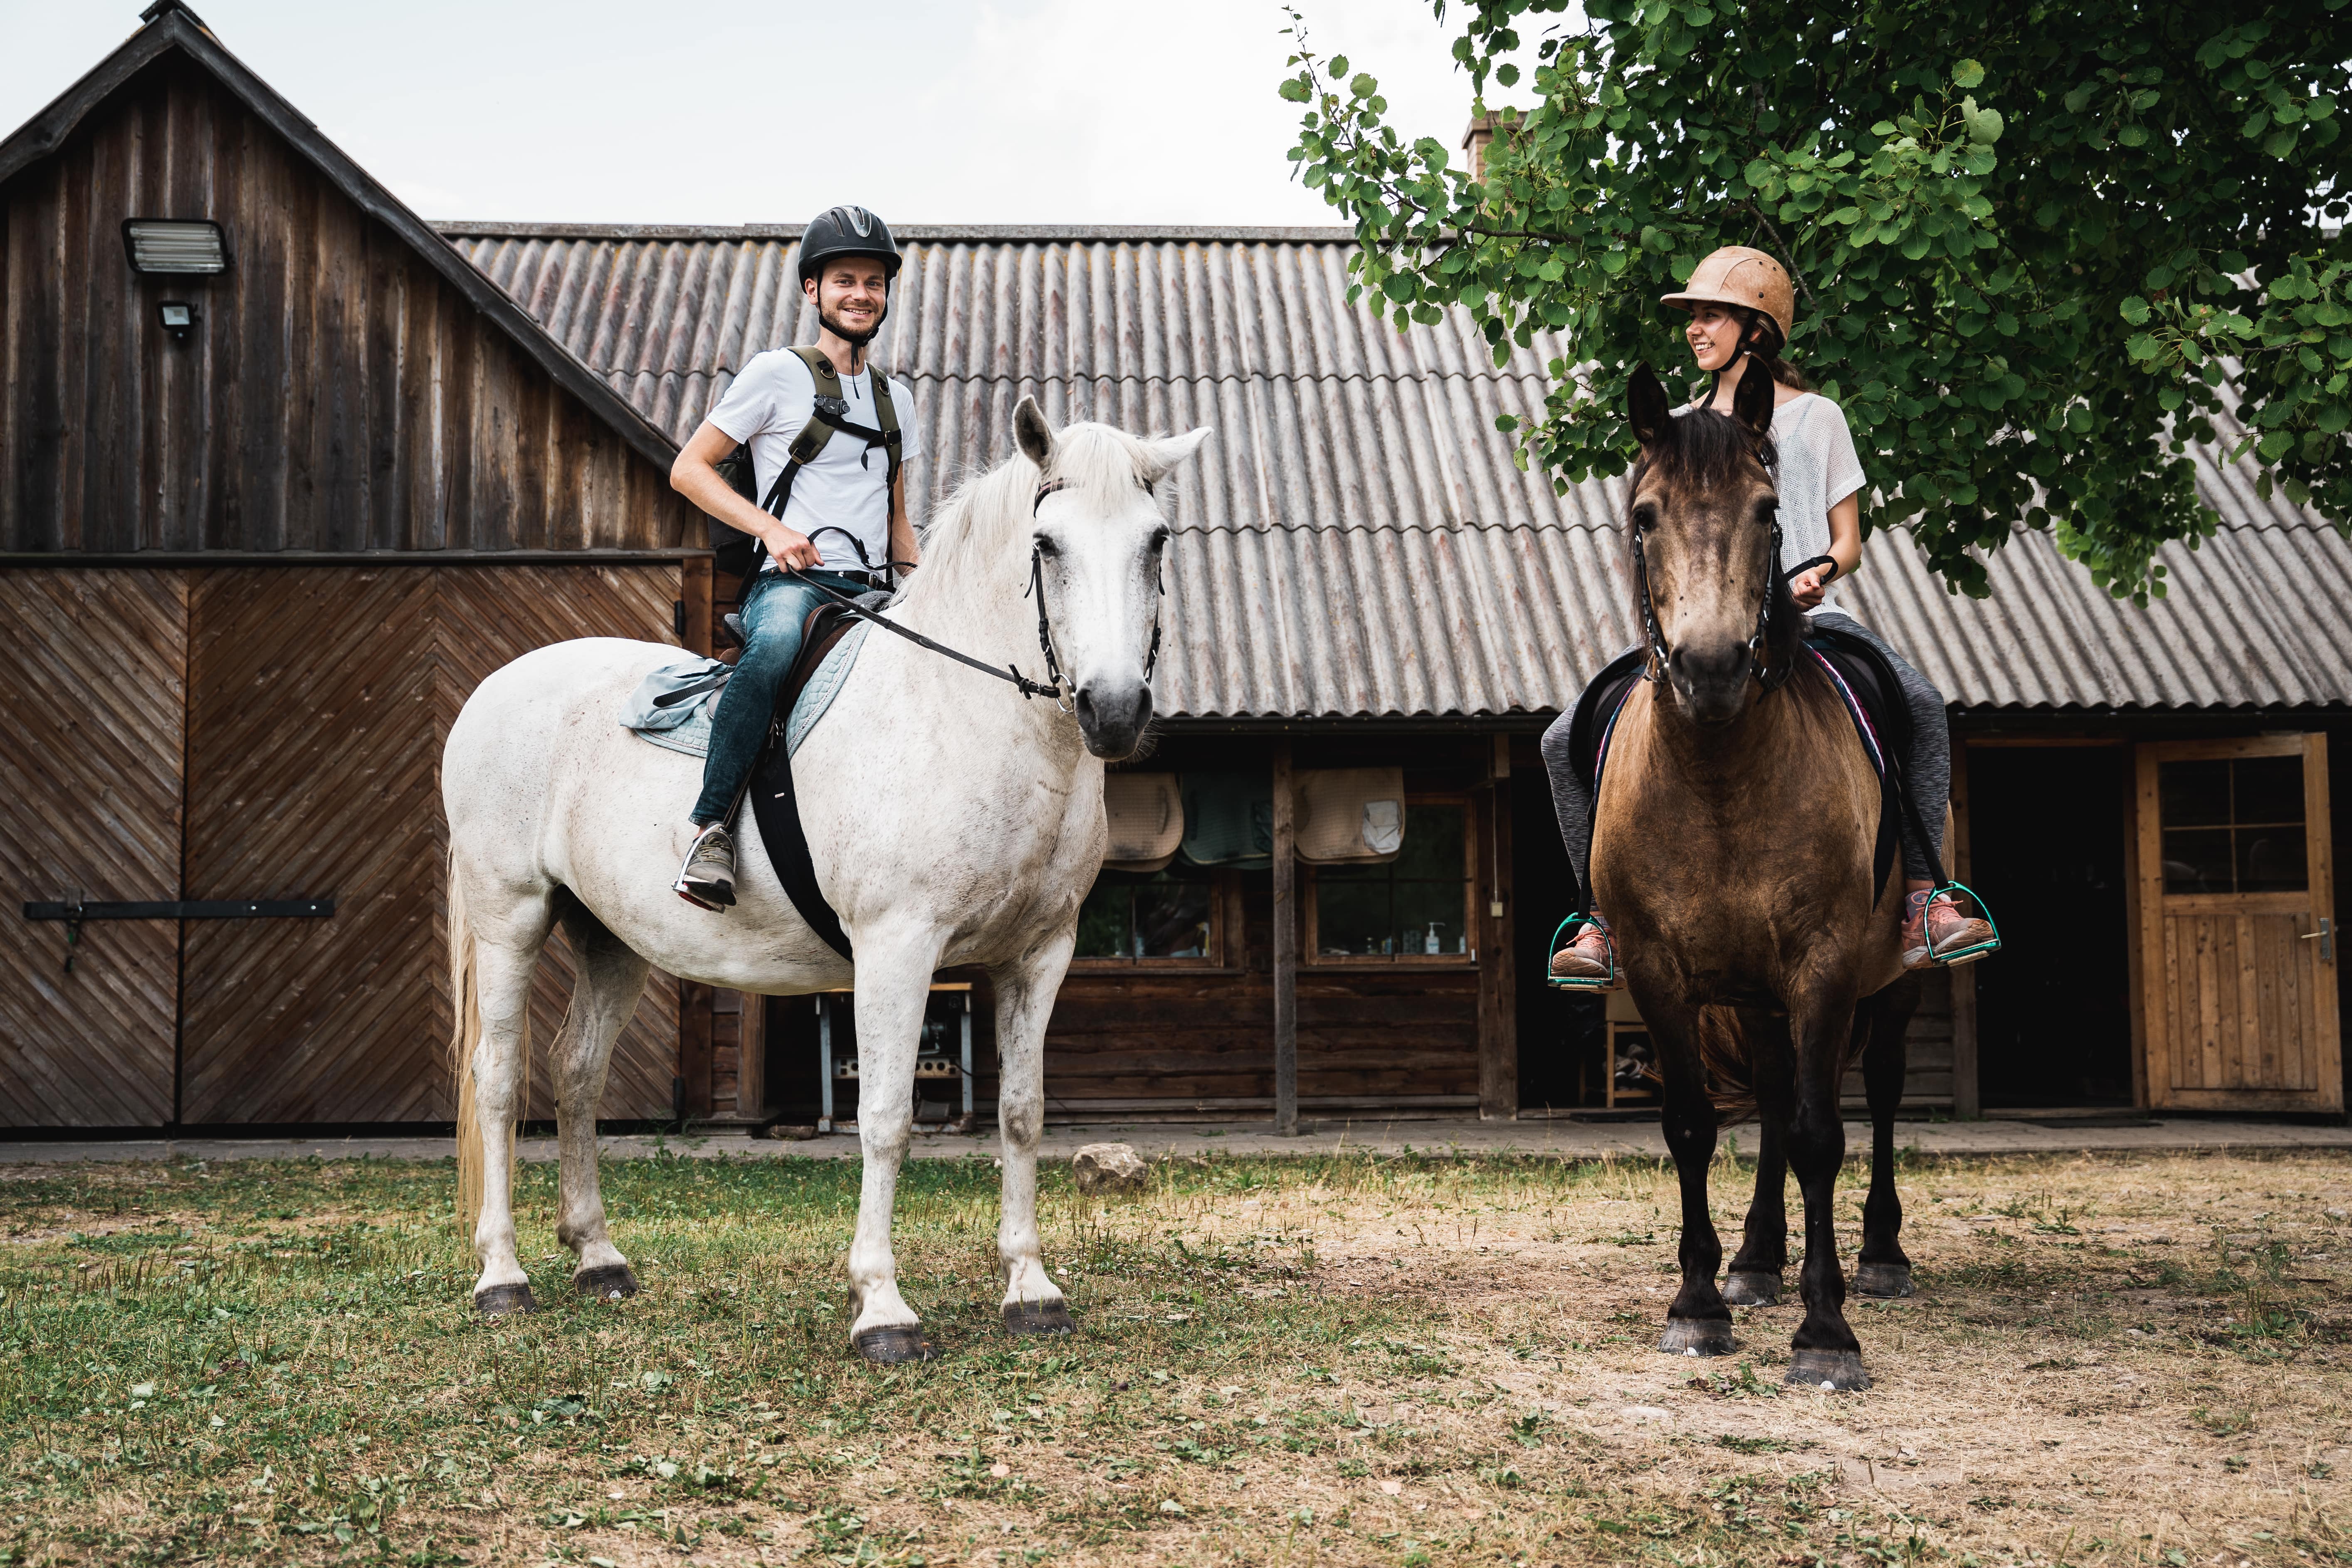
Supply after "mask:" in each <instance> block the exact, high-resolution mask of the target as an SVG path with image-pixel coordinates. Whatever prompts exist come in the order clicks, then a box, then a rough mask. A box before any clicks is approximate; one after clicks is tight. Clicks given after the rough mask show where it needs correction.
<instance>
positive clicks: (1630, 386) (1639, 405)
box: [1625, 360, 1675, 451]
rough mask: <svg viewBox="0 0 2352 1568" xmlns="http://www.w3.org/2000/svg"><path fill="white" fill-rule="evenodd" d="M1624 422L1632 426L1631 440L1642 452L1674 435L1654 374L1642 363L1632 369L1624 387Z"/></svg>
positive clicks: (1661, 392) (1664, 400)
mask: <svg viewBox="0 0 2352 1568" xmlns="http://www.w3.org/2000/svg"><path fill="white" fill-rule="evenodd" d="M1625 419H1626V422H1627V423H1628V424H1630V425H1632V426H1633V439H1635V440H1636V441H1639V442H1640V443H1642V447H1643V450H1645V451H1646V450H1647V449H1649V448H1650V447H1654V446H1656V445H1657V444H1658V443H1659V442H1661V441H1664V440H1667V439H1670V438H1671V437H1673V435H1674V433H1675V416H1674V415H1673V413H1672V412H1671V411H1669V409H1668V408H1667V406H1666V389H1665V388H1664V386H1661V385H1660V384H1658V377H1657V373H1656V372H1654V371H1653V370H1652V369H1651V368H1650V362H1649V361H1647V360H1643V362H1642V363H1640V364H1637V365H1635V366H1634V367H1633V379H1632V380H1631V381H1628V382H1627V383H1626V384H1625Z"/></svg>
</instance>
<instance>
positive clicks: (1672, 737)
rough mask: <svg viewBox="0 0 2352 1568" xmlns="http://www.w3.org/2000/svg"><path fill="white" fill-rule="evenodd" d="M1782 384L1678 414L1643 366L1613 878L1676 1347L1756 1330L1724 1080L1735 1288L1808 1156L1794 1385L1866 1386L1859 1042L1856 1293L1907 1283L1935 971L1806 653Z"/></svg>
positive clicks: (1606, 776) (1777, 1224) (1615, 739)
mask: <svg viewBox="0 0 2352 1568" xmlns="http://www.w3.org/2000/svg"><path fill="white" fill-rule="evenodd" d="M1772 385H1773V384H1772V382H1771V380H1770V379H1769V377H1766V376H1762V375H1752V376H1748V377H1747V378H1745V379H1744V380H1743V381H1742V382H1741V384H1739V386H1738V389H1737V391H1736V394H1735V397H1734V402H1733V405H1732V410H1731V412H1730V414H1728V415H1724V414H1719V413H1717V412H1715V411H1713V410H1711V409H1697V410H1693V411H1689V412H1687V413H1685V415H1684V416H1681V417H1675V416H1674V414H1673V412H1672V410H1671V409H1670V407H1669V405H1668V402H1667V397H1666V393H1665V389H1664V387H1663V386H1661V385H1660V384H1659V383H1658V380H1657V378H1656V377H1655V376H1654V375H1653V374H1651V373H1650V371H1649V368H1648V367H1647V366H1646V365H1645V366H1643V368H1642V369H1641V370H1640V371H1639V372H1638V373H1637V374H1636V375H1635V376H1634V378H1633V385H1632V388H1631V390H1630V393H1629V395H1628V404H1627V411H1628V414H1629V415H1630V416H1631V420H1632V424H1633V432H1634V435H1635V437H1637V438H1638V439H1639V440H1640V442H1641V446H1642V459H1641V462H1640V464H1639V465H1638V466H1637V467H1636V468H1635V469H1634V471H1633V484H1632V506H1631V509H1630V510H1631V527H1632V530H1633V534H1634V548H1635V550H1636V552H1638V553H1637V560H1638V561H1639V563H1640V564H1641V567H1642V571H1641V576H1642V578H1643V582H1644V584H1645V597H1646V599H1647V605H1646V609H1647V612H1648V614H1647V616H1645V618H1647V619H1650V620H1652V621H1653V622H1654V633H1653V645H1654V647H1655V648H1657V649H1661V650H1663V656H1664V657H1663V659H1662V661H1661V662H1662V665H1663V668H1654V670H1653V671H1652V679H1651V680H1650V681H1648V682H1646V683H1642V684H1637V685H1636V686H1635V687H1634V688H1633V692H1632V694H1631V695H1630V696H1629V697H1627V698H1626V700H1625V701H1624V704H1623V706H1622V709H1620V710H1619V711H1618V714H1617V717H1616V720H1615V723H1614V727H1613V730H1612V735H1611V740H1610V743H1609V756H1608V766H1607V768H1606V770H1605V771H1604V773H1603V774H1602V776H1601V784H1600V799H1599V803H1598V805H1599V812H1598V819H1597V824H1596V830H1595V832H1594V836H1593V837H1594V844H1593V849H1592V861H1591V884H1592V887H1591V890H1592V895H1593V904H1594V906H1595V907H1600V908H1606V909H1607V910H1609V912H1610V915H1611V917H1612V921H1613V922H1614V925H1615V928H1616V931H1617V933H1618V937H1619V940H1620V942H1622V953H1623V964H1624V973H1625V978H1626V981H1627V983H1628V984H1629V985H1630V987H1631V989H1632V991H1633V1000H1634V1002H1635V1004H1636V1005H1638V1006H1639V1008H1640V1009H1641V1014H1642V1017H1643V1021H1644V1022H1645V1023H1646V1024H1648V1026H1650V1030H1651V1034H1652V1036H1653V1037H1654V1040H1655V1042H1656V1045H1657V1048H1658V1062H1659V1066H1660V1068H1661V1069H1662V1072H1663V1076H1664V1131H1665V1136H1666V1143H1667V1147H1668V1148H1669V1149H1670V1150H1671V1151H1672V1152H1673V1154H1674V1158H1675V1168H1676V1170H1677V1171H1678V1172H1679V1173H1680V1176H1681V1182H1682V1197H1683V1236H1682V1248H1681V1261H1682V1274H1683V1279H1682V1288H1681V1289H1680V1291H1679V1292H1678V1293H1677V1294H1676V1295H1675V1300H1674V1302H1673V1304H1672V1305H1671V1306H1670V1307H1669V1308H1668V1309H1667V1322H1666V1331H1665V1333H1664V1337H1663V1338H1662V1339H1661V1340H1660V1342H1659V1346H1658V1348H1659V1349H1660V1350H1662V1351H1666V1352H1672V1353H1675V1354H1684V1355H1723V1354H1727V1353H1729V1352H1731V1351H1732V1350H1733V1349H1734V1348H1735V1343H1734V1341H1733V1339H1732V1335H1731V1321H1730V1319H1731V1314H1730V1307H1729V1304H1727V1301H1726V1300H1725V1297H1724V1295H1723V1294H1722V1293H1721V1292H1720V1291H1718V1290H1717V1288H1716V1282H1715V1276H1716V1270H1717V1268H1718V1267H1719V1265H1720V1264H1721V1261H1722V1258H1723V1249H1722V1245H1721V1243H1720V1242H1719V1241H1718V1240H1717V1237H1716V1232H1715V1226H1714V1223H1713V1221H1712V1220H1711V1219H1710V1218H1709V1216H1708V1211H1707V1197H1706V1176H1707V1166H1708V1163H1709V1161H1710V1160H1711V1159H1712V1158H1713V1156H1714V1152H1715V1143H1716V1130H1717V1098H1718V1097H1719V1096H1725V1095H1731V1096H1737V1097H1738V1098H1742V1099H1744V1098H1748V1097H1750V1096H1752V1098H1753V1100H1754V1102H1755V1104H1756V1106H1757V1109H1758V1110H1759V1112H1760V1113H1761V1116H1762V1120H1763V1127H1764V1138H1763V1147H1762V1151H1761V1157H1760V1159H1759V1169H1758V1173H1757V1174H1758V1182H1757V1192H1756V1198H1755V1202H1754V1205H1753V1206H1752V1207H1751V1208H1750V1210H1749V1212H1748V1233H1747V1237H1746V1241H1745V1244H1744V1245H1743V1246H1742V1247H1741V1249H1740V1253H1739V1256H1738V1258H1734V1259H1733V1261H1732V1266H1731V1269H1732V1279H1731V1283H1732V1285H1733V1287H1734V1294H1735V1296H1737V1297H1738V1299H1739V1300H1744V1301H1750V1302H1761V1301H1766V1300H1774V1299H1777V1297H1778V1294H1779V1288H1780V1269H1781V1268H1782V1266H1783V1262H1784V1258H1785V1249H1786V1234H1787V1223H1786V1219H1785V1216H1784V1215H1783V1212H1782V1209H1781V1189H1782V1185H1783V1171H1782V1167H1781V1160H1782V1158H1783V1157H1784V1155H1785V1159H1786V1161H1787V1163H1788V1165H1789V1166H1790V1168H1793V1169H1794V1171H1795V1172H1796V1176H1797V1183H1798V1185H1799V1188H1800V1189H1801V1192H1802V1194H1803V1196H1804V1205H1805V1262H1804V1269H1803V1274H1802V1280H1801V1283H1802V1289H1803V1295H1804V1302H1805V1317H1804V1321H1803V1322H1802V1323H1801V1325H1800V1326H1799V1328H1798V1330H1797V1332H1796V1334H1795V1337H1794V1341H1793V1343H1794V1347H1795V1352H1796V1353H1795V1355H1794V1356H1793V1358H1792V1359H1791V1361H1790V1369H1789V1373H1788V1381H1789V1382H1790V1383H1795V1384H1811V1385H1818V1386H1826V1387H1834V1388H1866V1387H1868V1386H1869V1385H1870V1380H1869V1376H1868V1374H1867V1373H1865V1372H1864V1370H1863V1363H1862V1354H1861V1347H1860V1344H1859V1343H1858V1342H1857V1341H1856V1340H1855V1339H1854V1336H1853V1331H1852V1329H1850V1328H1849V1327H1848V1326H1847V1324H1846V1321H1845V1316H1844V1311H1843V1304H1844V1300H1845V1279H1844V1276H1843V1271H1842V1269H1841V1268H1840V1266H1839V1262H1838V1247H1837V1233H1836V1221H1835V1213H1834V1209H1833V1199H1834V1190H1835V1185H1836V1181H1837V1174H1838V1168H1839V1165H1840V1163H1842V1162H1843V1158H1844V1154H1845V1128H1844V1123H1843V1120H1842V1119H1841V1117H1840V1115H1839V1108H1838V1099H1839V1085H1840V1081H1841V1080H1842V1079H1843V1077H1844V1075H1845V1071H1846V1068H1848V1066H1849V1065H1850V1064H1851V1063H1852V1061H1853V1058H1855V1056H1856V1055H1860V1056H1861V1057H1862V1058H1863V1063H1864V1080H1865V1083H1866V1085H1867V1087H1868V1091H1869V1099H1870V1110H1871V1119H1872V1122H1873V1131H1874V1138H1873V1143H1874V1149H1873V1155H1874V1158H1873V1161H1872V1180H1871V1188H1870V1197H1869V1201H1868V1203H1867V1205H1865V1207H1864V1216H1863V1247H1862V1259H1861V1268H1860V1270H1859V1271H1858V1273H1857V1276H1856V1280H1855V1285H1856V1289H1857V1290H1858V1291H1861V1292H1864V1293H1867V1294H1873V1295H1889V1296H1893V1295H1908V1294H1909V1293H1910V1262H1909V1259H1908V1258H1906V1257H1905V1256H1904V1254H1903V1249H1902V1247H1901V1244H1900V1242H1899V1241H1898V1239H1897V1232H1898V1231H1899V1229H1900V1227H1901V1225H1902V1207H1901V1205H1900V1203H1899V1202H1898V1201H1897V1199H1896V1197H1895V1182H1894V1111H1895V1105H1896V1103H1897V1101H1898V1100H1900V1099H1901V1096H1902V1089H1903V1067H1904V1062H1903V1057H1904V1049H1903V1033H1904V1027H1905V1026H1906V1024H1907V1023H1908V1021H1909V1019H1910V1016H1911V1013H1912V1011H1913V1009H1914V1008H1915V1007H1916V1005H1917V999H1918V998H1917V992H1918V986H1917V982H1916V979H1906V975H1905V971H1904V952H1903V946H1902V925H1901V921H1899V919H1898V916H1897V910H1898V907H1899V905H1900V904H1901V902H1902V901H1903V897H1904V884H1903V877H1902V873H1901V869H1900V868H1899V867H1896V866H1894V865H1889V866H1888V867H1887V868H1886V872H1885V877H1884V878H1883V879H1879V878H1878V877H1877V874H1876V867H1875V865H1874V845H1875V842H1876V838H1877V834H1878V824H1879V813H1880V808H1881V805H1882V795H1881V782H1880V779H1879V777H1878V774H1877V772H1876V770H1875V769H1874V766H1873V765H1872V763H1871V761H1870V758H1869V755H1868V753H1867V752H1865V751H1864V748H1863V746H1862V744H1861V743H1860V742H1859V741H1858V740H1857V738H1856V734H1855V731H1854V727H1853V721H1852V720H1851V719H1850V718H1849V716H1848V713H1847V711H1846V709H1845V705H1844V701H1843V698H1842V697H1841V696H1840V695H1839V693H1838V690H1837V689H1836V687H1835V686H1834V684H1833V683H1832V679H1831V678H1830V676H1829V675H1828V673H1827V672H1826V670H1825V669H1824V668H1822V667H1821V666H1819V664H1818V663H1817V662H1816V661H1815V660H1814V659H1813V658H1812V656H1811V655H1810V654H1808V653H1807V652H1806V650H1805V647H1804V645H1803V640H1802V637H1803V616H1801V613H1800V612H1799V608H1798V605H1797V604H1796V602H1795V601H1794V600H1793V599H1792V598H1791V597H1790V592H1789V585H1788V584H1787V583H1785V582H1784V581H1783V580H1782V576H1781V572H1780V563H1779V561H1778V560H1777V559H1776V558H1775V554H1774V542H1775V535H1776V533H1777V532H1778V530H1777V529H1776V527H1775V524H1774V514H1775V508H1776V506H1777V503H1778V500H1779V497H1778V493H1777V490H1776V487H1775V484H1774V480H1773V474H1772V471H1771V468H1769V458H1770V456H1771V453H1772V447H1771V426H1772Z"/></svg>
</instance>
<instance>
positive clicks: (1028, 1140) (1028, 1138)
mask: <svg viewBox="0 0 2352 1568" xmlns="http://www.w3.org/2000/svg"><path fill="white" fill-rule="evenodd" d="M996 1124H997V1125H998V1126H999V1127H1001V1128H1003V1130H1004V1141H1005V1142H1008V1143H1011V1144H1012V1145H1013V1147H1015V1148H1017V1149H1028V1148H1034V1146H1035V1145H1036V1142H1037V1140H1038V1138H1039V1137H1040V1136H1042V1135H1043V1134H1044V1132H1045V1096H1043V1095H1032V1094H1014V1095H1000V1096H999V1097H998V1098H997V1101H996Z"/></svg>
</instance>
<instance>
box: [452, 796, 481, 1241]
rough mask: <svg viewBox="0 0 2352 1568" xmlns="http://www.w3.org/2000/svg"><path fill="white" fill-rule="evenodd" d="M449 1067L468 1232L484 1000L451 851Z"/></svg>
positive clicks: (476, 1212)
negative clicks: (453, 1081) (476, 1064)
mask: <svg viewBox="0 0 2352 1568" xmlns="http://www.w3.org/2000/svg"><path fill="white" fill-rule="evenodd" d="M448 910H449V1011H450V1024H449V1070H450V1072H451V1073H452V1075H453V1076H455V1078H456V1079H457V1223H458V1224H459V1225H460V1226H463V1227H464V1228H465V1232H466V1234H467V1236H469V1237H470V1236H471V1235H473V1232H474V1222H475V1221H476V1220H477V1219H478V1218H480V1217H481V1213H482V1124H481V1121H480V1119H479V1118H478V1117H477V1116H476V1115H475V1114H474V1047H476V1046H478V1045H479V1044H481V1040H482V998H481V991H480V987H479V985H478V983H477V979H476V976H475V973H474V925H473V922H472V921H469V920H467V918H466V883H465V879H464V878H462V877H460V876H458V875H457V846H456V844H455V843H454V842H453V843H452V844H451V846H450V849H449V901H448Z"/></svg>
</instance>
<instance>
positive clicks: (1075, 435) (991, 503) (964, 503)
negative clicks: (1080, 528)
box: [900, 424, 1158, 610]
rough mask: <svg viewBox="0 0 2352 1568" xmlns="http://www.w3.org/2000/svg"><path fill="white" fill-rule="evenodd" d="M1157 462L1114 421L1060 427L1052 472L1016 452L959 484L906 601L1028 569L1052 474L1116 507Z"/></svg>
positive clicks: (929, 535) (917, 603) (919, 601)
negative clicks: (1029, 543) (1029, 539)
mask: <svg viewBox="0 0 2352 1568" xmlns="http://www.w3.org/2000/svg"><path fill="white" fill-rule="evenodd" d="M1156 468H1158V464H1157V463H1156V462H1155V461H1154V459H1153V456H1152V452H1151V448H1150V446H1149V445H1148V444H1147V443H1146V442H1145V441H1144V440H1143V439H1142V438H1141V437H1135V436H1130V435H1129V434H1128V433H1127V432H1126V431H1124V430H1119V429H1116V428H1114V427H1112V426H1108V425H1094V424H1086V425H1071V426H1066V427H1065V428H1063V429H1062V430H1060V431H1058V432H1056V433H1055V437H1054V463H1053V471H1052V473H1051V474H1050V475H1047V474H1043V473H1041V472H1040V471H1039V469H1038V468H1037V465H1036V464H1034V463H1033V462H1031V461H1030V460H1029V459H1028V458H1026V457H1024V456H1023V455H1022V454H1020V453H1018V452H1015V453H1014V454H1013V456H1012V457H1011V458H1006V459H1005V460H1004V461H1003V462H1002V463H999V464H998V465H997V466H996V467H994V468H991V469H989V470H988V471H987V472H986V473H984V474H982V475H981V476H980V477H979V478H977V479H968V480H966V481H965V482H964V483H963V484H961V485H960V486H958V487H957V489H956V491H955V493H954V494H953V495H951V496H950V497H949V498H948V500H947V501H946V503H945V504H944V505H942V506H941V507H940V510H939V511H938V512H937V513H936V514H935V515H934V516H933V517H932V519H931V522H930V526H929V528H927V529H925V530H924V531H923V569H922V570H921V571H919V572H917V573H916V574H914V575H913V577H912V579H911V580H910V581H909V582H908V584H907V591H906V595H905V597H904V598H903V599H901V600H900V603H902V604H904V605H907V606H908V608H909V609H917V610H919V609H920V608H922V607H924V606H925V605H928V604H929V602H930V599H931V598H932V597H933V596H934V595H940V594H945V593H949V592H950V591H951V590H952V585H953V584H957V583H971V582H977V581H983V580H985V578H986V576H987V574H989V573H990V572H992V571H1009V570H1012V569H1013V568H1015V567H1018V568H1020V569H1021V570H1023V571H1024V572H1025V571H1026V570H1027V567H1028V555H1029V552H1027V551H1025V550H1023V549H1022V548H1021V546H1022V544H1023V543H1024V541H1025V539H1026V536H1027V534H1028V531H1029V528H1030V521H1031V519H1032V517H1033V516H1034V507H1035V504H1036V499H1037V487H1038V485H1039V484H1041V483H1043V482H1044V481H1045V479H1048V478H1051V479H1060V480H1063V481H1064V482H1065V483H1066V484H1067V485H1068V486H1069V488H1070V489H1075V490H1078V491H1082V492H1084V493H1086V494H1087V495H1090V496H1093V497H1095V498H1097V499H1098V500H1102V501H1103V502H1105V503H1107V504H1108V505H1112V506H1116V505H1120V504H1124V502H1125V501H1126V500H1127V496H1128V492H1129V491H1130V490H1132V489H1134V488H1135V483H1136V480H1137V479H1138V478H1139V477H1141V476H1143V475H1145V474H1149V473H1152V472H1153V471H1154V470H1155V469H1156Z"/></svg>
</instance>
